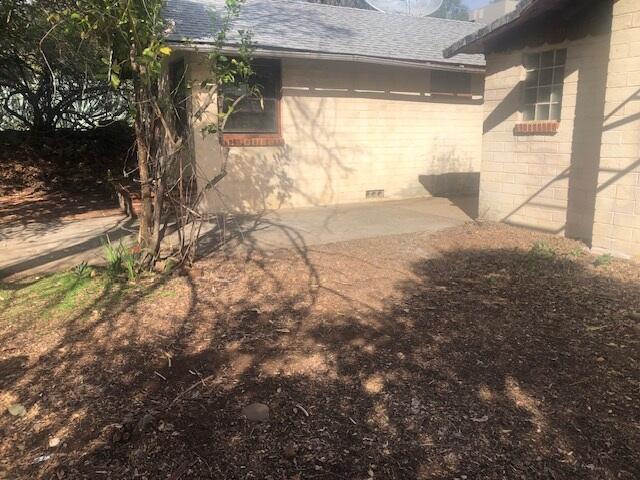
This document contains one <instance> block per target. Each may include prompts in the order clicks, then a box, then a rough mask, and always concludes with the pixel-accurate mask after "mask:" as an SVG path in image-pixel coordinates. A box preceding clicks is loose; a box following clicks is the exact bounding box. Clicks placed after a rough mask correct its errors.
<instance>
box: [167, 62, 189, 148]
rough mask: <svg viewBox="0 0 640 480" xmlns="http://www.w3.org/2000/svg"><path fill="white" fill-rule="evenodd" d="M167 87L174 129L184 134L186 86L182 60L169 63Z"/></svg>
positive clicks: (185, 123) (181, 134) (185, 129)
mask: <svg viewBox="0 0 640 480" xmlns="http://www.w3.org/2000/svg"><path fill="white" fill-rule="evenodd" d="M169 88H171V100H172V102H173V113H174V122H175V126H176V130H177V133H178V135H180V136H184V135H185V133H186V131H187V88H186V84H185V65H184V60H178V61H177V62H173V63H171V64H170V65H169Z"/></svg>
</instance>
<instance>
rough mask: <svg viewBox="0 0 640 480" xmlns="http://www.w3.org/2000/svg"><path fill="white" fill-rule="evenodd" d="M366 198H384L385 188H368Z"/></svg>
mask: <svg viewBox="0 0 640 480" xmlns="http://www.w3.org/2000/svg"><path fill="white" fill-rule="evenodd" d="M365 198H384V190H367V192H366V193H365Z"/></svg>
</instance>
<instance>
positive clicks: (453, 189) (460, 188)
mask: <svg viewBox="0 0 640 480" xmlns="http://www.w3.org/2000/svg"><path fill="white" fill-rule="evenodd" d="M419 181H420V184H421V185H422V186H423V187H424V189H425V190H426V191H427V192H429V194H430V195H431V196H432V197H444V198H447V199H448V200H449V201H450V202H451V203H453V204H454V205H455V206H456V207H458V208H459V209H460V210H462V211H463V212H464V213H466V214H467V215H468V216H469V217H470V218H472V219H474V220H475V219H476V218H478V213H479V212H478V192H479V190H480V173H479V172H461V173H442V174H439V175H420V177H419Z"/></svg>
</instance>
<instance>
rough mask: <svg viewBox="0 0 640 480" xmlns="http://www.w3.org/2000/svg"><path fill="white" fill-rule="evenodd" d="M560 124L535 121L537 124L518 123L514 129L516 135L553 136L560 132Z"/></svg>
mask: <svg viewBox="0 0 640 480" xmlns="http://www.w3.org/2000/svg"><path fill="white" fill-rule="evenodd" d="M559 128H560V122H556V121H555V120H554V121H544V122H541V121H535V122H518V123H516V126H515V127H514V128H513V133H514V134H515V135H553V134H555V133H557V132H558V129H559Z"/></svg>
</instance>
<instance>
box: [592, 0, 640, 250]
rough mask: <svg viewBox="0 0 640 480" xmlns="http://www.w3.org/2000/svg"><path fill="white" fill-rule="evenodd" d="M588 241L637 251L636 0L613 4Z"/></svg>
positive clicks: (639, 49) (639, 80) (639, 104)
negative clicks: (596, 183) (597, 187)
mask: <svg viewBox="0 0 640 480" xmlns="http://www.w3.org/2000/svg"><path fill="white" fill-rule="evenodd" d="M608 71H609V76H608V79H607V91H606V102H605V109H604V113H605V118H604V127H603V135H602V147H601V151H600V173H599V177H598V185H599V186H600V190H599V192H598V197H597V200H596V206H595V221H594V228H593V245H594V246H595V247H597V248H600V249H603V250H611V251H614V252H622V253H627V254H629V255H632V256H637V257H640V2H638V1H637V0H619V1H618V2H616V3H614V5H613V22H612V28H611V50H610V57H609V68H608Z"/></svg>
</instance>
